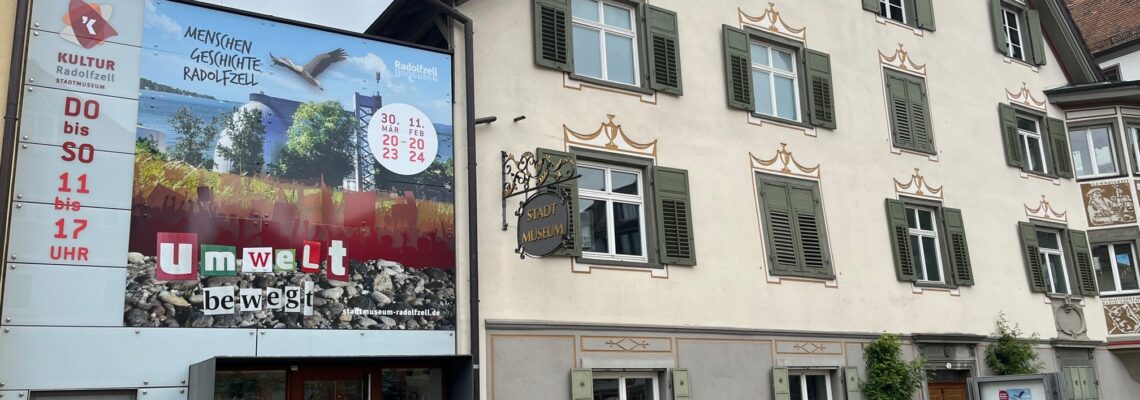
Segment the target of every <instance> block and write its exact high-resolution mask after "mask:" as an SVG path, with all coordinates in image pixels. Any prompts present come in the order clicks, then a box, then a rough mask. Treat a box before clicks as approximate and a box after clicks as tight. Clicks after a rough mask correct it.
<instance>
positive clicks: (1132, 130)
mask: <svg viewBox="0 0 1140 400" xmlns="http://www.w3.org/2000/svg"><path fill="white" fill-rule="evenodd" d="M1128 132H1129V135H1131V138H1132V163H1133V164H1134V165H1137V168H1138V170H1137V171H1136V172H1140V128H1137V127H1135V126H1130V127H1128Z"/></svg>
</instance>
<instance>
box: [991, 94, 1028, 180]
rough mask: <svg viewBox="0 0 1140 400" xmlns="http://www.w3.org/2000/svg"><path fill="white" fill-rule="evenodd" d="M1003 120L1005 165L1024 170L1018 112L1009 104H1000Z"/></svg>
mask: <svg viewBox="0 0 1140 400" xmlns="http://www.w3.org/2000/svg"><path fill="white" fill-rule="evenodd" d="M998 116H999V118H1000V119H1001V137H1002V144H1003V147H1005V163H1006V164H1009V166H1011V167H1017V168H1024V167H1025V159H1024V158H1023V157H1022V156H1021V137H1020V136H1021V135H1020V134H1018V133H1017V111H1016V110H1014V109H1013V106H1010V105H1008V104H1000V103H999V104H998Z"/></svg>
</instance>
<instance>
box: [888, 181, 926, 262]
mask: <svg viewBox="0 0 1140 400" xmlns="http://www.w3.org/2000/svg"><path fill="white" fill-rule="evenodd" d="M887 224H888V227H889V228H890V231H891V246H892V247H891V248H892V249H893V250H894V252H895V274H896V275H897V276H898V278H899V280H900V281H911V282H914V281H916V280H918V274H917V273H916V271H915V270H914V257H913V256H912V255H911V252H910V231H909V228H907V225H906V204H905V203H903V202H901V201H898V200H893V199H887Z"/></svg>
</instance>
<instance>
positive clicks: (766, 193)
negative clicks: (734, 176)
mask: <svg viewBox="0 0 1140 400" xmlns="http://www.w3.org/2000/svg"><path fill="white" fill-rule="evenodd" d="M757 180H759V177H758V178H757ZM759 186H760V198H761V201H762V202H763V204H764V228H765V229H764V231H765V237H766V239H767V240H765V242H766V243H767V245H768V263H769V265H771V268H772V270H773V271H781V272H789V271H796V270H798V269H799V260H800V255H799V251H798V250H797V249H798V247H799V246H797V243H796V232H795V220H794V219H793V216H792V203H791V200H790V199H789V192H790V191H791V188H789V187H788V184H786V183H783V182H771V181H767V180H762V181H760V182H759Z"/></svg>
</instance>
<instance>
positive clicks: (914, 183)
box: [894, 168, 942, 200]
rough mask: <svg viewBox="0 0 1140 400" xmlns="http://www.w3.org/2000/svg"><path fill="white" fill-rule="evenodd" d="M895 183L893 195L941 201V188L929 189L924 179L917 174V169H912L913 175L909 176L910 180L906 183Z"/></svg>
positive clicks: (897, 181) (896, 181) (896, 180)
mask: <svg viewBox="0 0 1140 400" xmlns="http://www.w3.org/2000/svg"><path fill="white" fill-rule="evenodd" d="M894 181H895V193H898V194H902V195H907V196H915V197H920V198H927V199H933V200H942V186H939V187H931V186H930V184H929V183H927V182H926V177H924V176H922V174H919V173H918V168H915V169H914V174H913V175H911V176H910V180H909V181H906V182H899V180H898V179H894Z"/></svg>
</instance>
